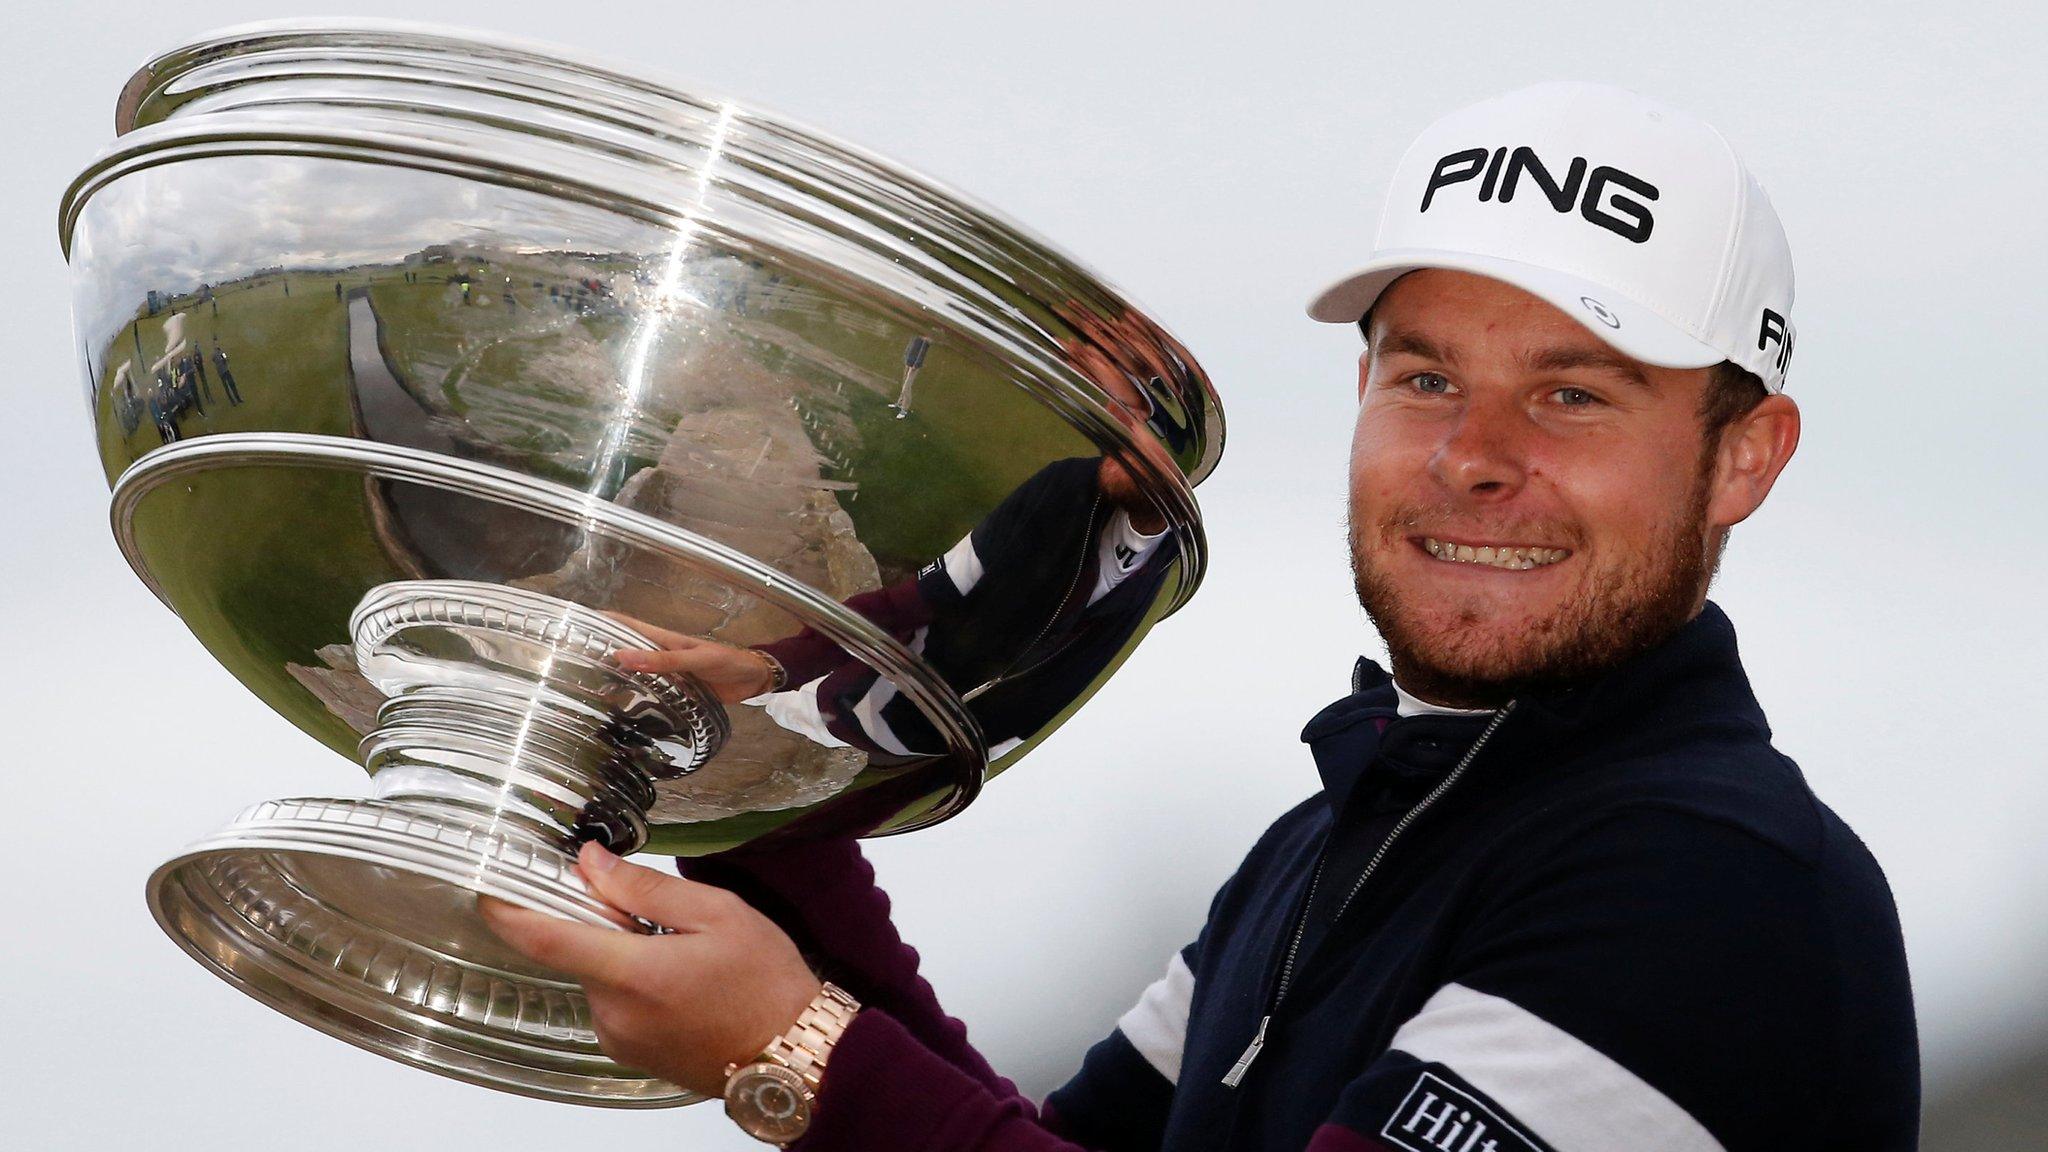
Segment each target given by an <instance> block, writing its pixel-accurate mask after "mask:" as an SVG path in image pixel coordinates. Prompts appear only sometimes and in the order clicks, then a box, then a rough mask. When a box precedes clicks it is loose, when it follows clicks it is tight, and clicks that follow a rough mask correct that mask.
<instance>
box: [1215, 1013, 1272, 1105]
mask: <svg viewBox="0 0 2048 1152" xmlns="http://www.w3.org/2000/svg"><path fill="white" fill-rule="evenodd" d="M1272 1022H1273V1017H1271V1016H1261V1017H1259V1032H1258V1035H1256V1036H1253V1037H1252V1042H1251V1044H1250V1045H1248V1046H1247V1047H1246V1048H1245V1050H1244V1055H1242V1056H1239V1057H1238V1058H1237V1063H1235V1064H1232V1065H1231V1066H1230V1071H1228V1072H1225V1073H1224V1074H1223V1086H1224V1087H1225V1088H1235V1087H1237V1086H1238V1085H1239V1084H1242V1083H1244V1074H1245V1073H1246V1072H1247V1071H1249V1070H1250V1069H1251V1066H1252V1061H1254V1060H1257V1059H1258V1058H1259V1049H1261V1048H1264V1047H1265V1046H1266V1025H1268V1024H1271V1023H1272Z"/></svg>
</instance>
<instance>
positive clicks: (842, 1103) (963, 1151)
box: [790, 1008, 1348, 1152]
mask: <svg viewBox="0 0 2048 1152" xmlns="http://www.w3.org/2000/svg"><path fill="white" fill-rule="evenodd" d="M1005 1083H1007V1081H1005ZM790 1147H791V1148H793V1149H801V1150H802V1152H874V1150H875V1149H889V1150H890V1152H1087V1150H1086V1149H1084V1148H1082V1146H1081V1145H1079V1144H1072V1143H1069V1142H1068V1141H1066V1140H1064V1139H1062V1138H1061V1137H1060V1135H1059V1133H1058V1131H1057V1125H1056V1122H1055V1121H1053V1119H1052V1118H1051V1117H1050V1116H1047V1117H1040V1116H1039V1115H1038V1114H1037V1113H1036V1110H1035V1109H1033V1108H1032V1106H1031V1102H1030V1101H1028V1100H1026V1099H1025V1098H1024V1097H1022V1096H1018V1095H1015V1094H1014V1093H1012V1094H1009V1095H1001V1094H998V1093H995V1092H991V1091H990V1090H989V1087H988V1085H987V1084H985V1083H982V1082H981V1081H980V1080H979V1079H977V1078H976V1077H975V1076H974V1075H972V1074H970V1073H969V1072H968V1071H966V1070H964V1069H962V1068H959V1067H956V1066H955V1065H953V1064H952V1063H949V1062H948V1061H946V1060H943V1059H941V1058H940V1057H939V1056H938V1055H937V1054H936V1053H934V1052H933V1051H932V1050H931V1049H930V1048H928V1047H926V1046H925V1045H924V1044H922V1043H920V1042H919V1041H918V1040H917V1039H916V1038H915V1037H913V1036H912V1035H911V1034H910V1032H909V1030H908V1029H906V1028H905V1027H904V1026H903V1024H902V1023H901V1022H899V1021H898V1020H897V1019H896V1018H895V1017H893V1016H891V1015H889V1014H888V1013H887V1012H886V1011H884V1010H882V1009H879V1008H862V1009H861V1011H860V1014H859V1015H857V1016H855V1017H854V1018H853V1023H852V1024H849V1025H848V1026H847V1028H846V1032H845V1034H844V1035H842V1036H841V1037H840V1039H839V1043H838V1044H837V1045H836V1046H834V1047H833V1049H832V1058H831V1060H830V1061H829V1062H828V1063H827V1065H826V1067H825V1079H824V1082H823V1083H822V1085H821V1086H820V1088H819V1092H818V1100H817V1104H816V1106H815V1111H814V1112H813V1113H812V1114H811V1126H810V1129H809V1130H808V1131H807V1132H806V1133H805V1134H804V1137H803V1139H801V1140H798V1141H797V1142H796V1143H794V1144H792V1145H790ZM1347 1152H1348V1150H1347Z"/></svg>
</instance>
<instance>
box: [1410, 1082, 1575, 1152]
mask: <svg viewBox="0 0 2048 1152" xmlns="http://www.w3.org/2000/svg"><path fill="white" fill-rule="evenodd" d="M1380 1135H1381V1136H1384V1137H1386V1139H1387V1140H1388V1142H1389V1143H1391V1144H1393V1145H1394V1147H1396V1148H1405V1149H1407V1150H1408V1152H1546V1150H1545V1149H1544V1147H1543V1145H1541V1144H1539V1143H1537V1142H1536V1141H1535V1140H1533V1139H1531V1138H1530V1137H1529V1136H1528V1135H1527V1134H1525V1133H1524V1132H1522V1131H1521V1130H1520V1129H1519V1128H1516V1127H1515V1126H1514V1124H1513V1123H1512V1122H1511V1121H1509V1120H1508V1119H1507V1118H1506V1117H1504V1116H1502V1115H1501V1114H1500V1112H1498V1111H1496V1110H1495V1109H1493V1108H1490V1107H1488V1106H1486V1105H1485V1104H1482V1103H1480V1102H1479V1100H1478V1099H1477V1098H1476V1097H1474V1096H1473V1095H1472V1094H1471V1093H1469V1092H1466V1091H1464V1090H1463V1089H1460V1088H1458V1087H1456V1086H1454V1085H1452V1084H1450V1083H1449V1082H1448V1081H1445V1080H1444V1079H1442V1078H1441V1077H1438V1076H1434V1075H1431V1074H1430V1073H1428V1072H1424V1073H1423V1074H1422V1075H1421V1077H1420V1078H1418V1079H1417V1080H1416V1081H1415V1087H1413V1088H1410V1089H1409V1090H1408V1095H1407V1097H1406V1098H1405V1099H1403V1100H1402V1101H1401V1106H1400V1107H1399V1108H1396V1109H1395V1110H1394V1118H1393V1119H1391V1120H1389V1121H1387V1123H1386V1126H1385V1127H1384V1128H1381V1129H1380Z"/></svg>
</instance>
